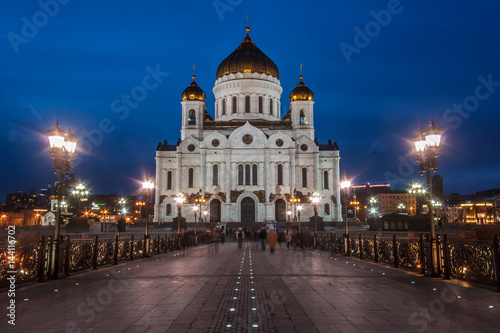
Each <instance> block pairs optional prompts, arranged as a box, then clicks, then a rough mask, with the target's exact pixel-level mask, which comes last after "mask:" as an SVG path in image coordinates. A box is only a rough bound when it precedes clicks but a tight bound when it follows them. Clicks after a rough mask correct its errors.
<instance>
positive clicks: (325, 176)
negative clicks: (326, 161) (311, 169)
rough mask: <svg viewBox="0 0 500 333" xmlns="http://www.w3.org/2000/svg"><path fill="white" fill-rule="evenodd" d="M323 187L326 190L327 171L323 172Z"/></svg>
mask: <svg viewBox="0 0 500 333" xmlns="http://www.w3.org/2000/svg"><path fill="white" fill-rule="evenodd" d="M323 189H325V190H328V171H325V172H323Z"/></svg>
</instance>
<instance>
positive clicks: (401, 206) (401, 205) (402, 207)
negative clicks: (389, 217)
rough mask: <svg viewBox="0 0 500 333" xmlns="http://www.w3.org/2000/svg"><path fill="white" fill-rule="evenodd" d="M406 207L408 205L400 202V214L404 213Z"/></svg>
mask: <svg viewBox="0 0 500 333" xmlns="http://www.w3.org/2000/svg"><path fill="white" fill-rule="evenodd" d="M405 208H406V205H405V204H404V203H399V204H398V209H399V214H403V210H404V209H405Z"/></svg>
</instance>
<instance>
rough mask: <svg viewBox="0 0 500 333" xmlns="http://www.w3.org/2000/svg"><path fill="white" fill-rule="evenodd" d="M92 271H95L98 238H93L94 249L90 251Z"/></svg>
mask: <svg viewBox="0 0 500 333" xmlns="http://www.w3.org/2000/svg"><path fill="white" fill-rule="evenodd" d="M92 252H93V253H92V269H97V253H98V252H99V237H97V236H94V249H93V251H92Z"/></svg>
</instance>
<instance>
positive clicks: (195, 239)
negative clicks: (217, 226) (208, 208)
mask: <svg viewBox="0 0 500 333" xmlns="http://www.w3.org/2000/svg"><path fill="white" fill-rule="evenodd" d="M193 212H194V243H195V245H198V236H197V235H196V219H197V216H198V206H196V204H195V205H194V206H193ZM200 218H201V217H200Z"/></svg>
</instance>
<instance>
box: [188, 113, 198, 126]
mask: <svg viewBox="0 0 500 333" xmlns="http://www.w3.org/2000/svg"><path fill="white" fill-rule="evenodd" d="M188 125H196V111H195V110H194V109H191V110H189V113H188Z"/></svg>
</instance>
